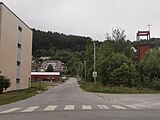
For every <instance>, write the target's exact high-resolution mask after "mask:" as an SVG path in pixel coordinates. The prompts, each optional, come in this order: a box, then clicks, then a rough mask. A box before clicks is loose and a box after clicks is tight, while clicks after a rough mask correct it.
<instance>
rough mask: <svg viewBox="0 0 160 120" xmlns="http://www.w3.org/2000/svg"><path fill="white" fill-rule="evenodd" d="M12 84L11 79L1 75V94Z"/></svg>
mask: <svg viewBox="0 0 160 120" xmlns="http://www.w3.org/2000/svg"><path fill="white" fill-rule="evenodd" d="M10 85H11V82H10V79H8V78H6V77H4V76H0V94H2V93H3V91H4V90H7V88H8V87H10Z"/></svg>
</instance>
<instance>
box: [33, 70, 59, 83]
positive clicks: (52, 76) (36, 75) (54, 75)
mask: <svg viewBox="0 0 160 120" xmlns="http://www.w3.org/2000/svg"><path fill="white" fill-rule="evenodd" d="M31 79H32V80H47V79H49V80H54V81H60V72H31Z"/></svg>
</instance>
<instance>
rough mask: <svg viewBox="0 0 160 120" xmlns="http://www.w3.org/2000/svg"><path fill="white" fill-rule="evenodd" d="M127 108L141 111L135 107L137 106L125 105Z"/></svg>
mask: <svg viewBox="0 0 160 120" xmlns="http://www.w3.org/2000/svg"><path fill="white" fill-rule="evenodd" d="M126 106H127V107H130V108H132V109H141V108H139V107H137V106H134V105H126Z"/></svg>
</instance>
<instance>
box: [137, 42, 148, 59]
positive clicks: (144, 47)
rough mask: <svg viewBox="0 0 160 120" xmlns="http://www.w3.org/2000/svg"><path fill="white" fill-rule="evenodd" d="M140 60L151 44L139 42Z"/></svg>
mask: <svg viewBox="0 0 160 120" xmlns="http://www.w3.org/2000/svg"><path fill="white" fill-rule="evenodd" d="M137 47H138V49H137V50H138V51H137V52H138V60H143V59H144V58H145V56H146V54H147V53H148V51H149V49H150V45H149V44H138V46H137Z"/></svg>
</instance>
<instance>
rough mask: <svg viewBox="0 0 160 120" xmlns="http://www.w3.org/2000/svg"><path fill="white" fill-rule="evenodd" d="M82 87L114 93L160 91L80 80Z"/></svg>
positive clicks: (91, 90) (99, 91)
mask: <svg viewBox="0 0 160 120" xmlns="http://www.w3.org/2000/svg"><path fill="white" fill-rule="evenodd" d="M79 84H80V87H81V88H82V89H83V90H85V91H87V92H97V93H112V94H140V93H142V94H157V93H160V91H157V90H153V89H149V88H136V87H134V88H129V87H116V86H114V87H111V86H103V85H102V84H99V83H96V84H95V83H91V82H80V83H79Z"/></svg>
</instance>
